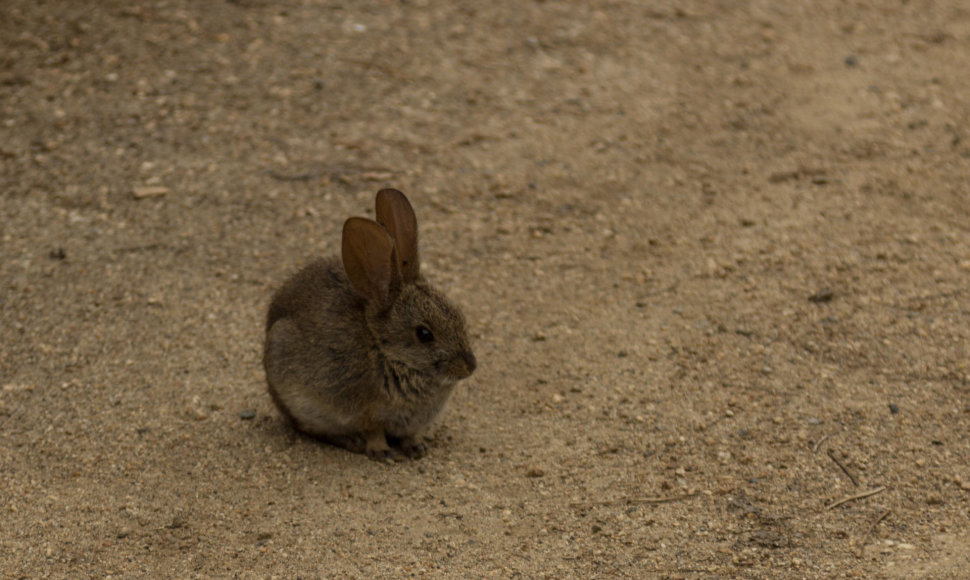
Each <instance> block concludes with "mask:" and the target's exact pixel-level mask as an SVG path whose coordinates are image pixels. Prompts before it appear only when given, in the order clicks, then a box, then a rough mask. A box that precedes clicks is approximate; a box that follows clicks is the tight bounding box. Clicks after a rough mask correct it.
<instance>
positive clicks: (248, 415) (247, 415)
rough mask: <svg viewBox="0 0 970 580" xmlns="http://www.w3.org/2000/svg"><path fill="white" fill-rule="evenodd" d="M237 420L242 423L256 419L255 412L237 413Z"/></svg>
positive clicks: (248, 410) (249, 410)
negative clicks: (240, 420)
mask: <svg viewBox="0 0 970 580" xmlns="http://www.w3.org/2000/svg"><path fill="white" fill-rule="evenodd" d="M239 418H240V419H242V420H243V421H249V420H251V419H255V418H256V411H255V410H254V409H247V410H245V411H240V412H239Z"/></svg>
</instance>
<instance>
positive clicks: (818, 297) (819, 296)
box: [808, 288, 835, 304]
mask: <svg viewBox="0 0 970 580" xmlns="http://www.w3.org/2000/svg"><path fill="white" fill-rule="evenodd" d="M833 298H835V291H833V290H831V289H829V288H823V289H821V290H819V291H818V292H816V293H815V294H812V295H811V296H809V297H808V301H809V302H814V303H816V304H824V303H826V302H831V301H832V299H833Z"/></svg>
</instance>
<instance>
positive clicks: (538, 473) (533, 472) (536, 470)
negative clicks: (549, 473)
mask: <svg viewBox="0 0 970 580" xmlns="http://www.w3.org/2000/svg"><path fill="white" fill-rule="evenodd" d="M545 474H546V472H545V471H543V470H542V468H541V467H530V468H529V470H528V471H526V472H525V476H526V477H542V476H543V475H545Z"/></svg>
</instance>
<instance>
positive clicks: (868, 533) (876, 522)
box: [855, 510, 892, 558]
mask: <svg viewBox="0 0 970 580" xmlns="http://www.w3.org/2000/svg"><path fill="white" fill-rule="evenodd" d="M891 512H892V510H886V511H884V512H882V515H881V516H879V517H878V518H876V519H875V520H873V522H872V523H871V524H869V529H868V530H866V533H865V535H864V536H862V540H860V541H859V546H858V548H856V552H855V555H856V558H861V557H862V549H863V548H865V547H866V542H868V541H869V536H871V535H872V531H873V530H875V529H876V526H878V525H879V522H881V521H883V520H884V519H886V516H888V515H889V514H890V513H891Z"/></svg>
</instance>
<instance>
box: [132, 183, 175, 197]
mask: <svg viewBox="0 0 970 580" xmlns="http://www.w3.org/2000/svg"><path fill="white" fill-rule="evenodd" d="M169 191H170V190H169V188H167V187H165V186H162V185H146V186H143V187H136V188H134V189H132V190H131V195H132V197H134V198H135V199H146V198H149V197H162V196H165V195H168V193H169Z"/></svg>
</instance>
